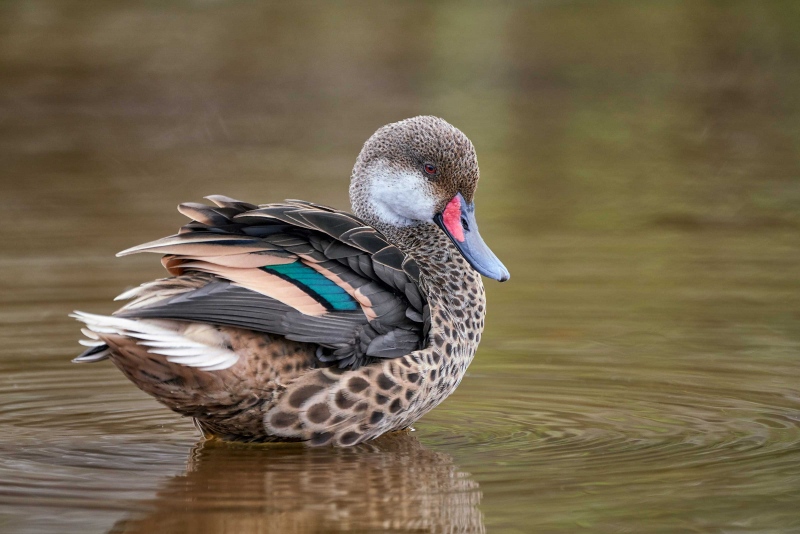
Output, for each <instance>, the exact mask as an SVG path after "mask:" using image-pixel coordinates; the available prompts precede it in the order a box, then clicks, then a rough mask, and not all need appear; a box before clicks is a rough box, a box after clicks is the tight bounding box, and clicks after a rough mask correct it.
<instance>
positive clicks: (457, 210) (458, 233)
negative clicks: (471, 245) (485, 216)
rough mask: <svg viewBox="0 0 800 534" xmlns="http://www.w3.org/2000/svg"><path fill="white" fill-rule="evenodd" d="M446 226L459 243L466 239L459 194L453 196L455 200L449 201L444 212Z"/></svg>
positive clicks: (443, 217)
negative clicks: (462, 224)
mask: <svg viewBox="0 0 800 534" xmlns="http://www.w3.org/2000/svg"><path fill="white" fill-rule="evenodd" d="M442 220H443V222H444V227H445V228H447V231H448V232H450V235H451V236H452V237H453V239H455V240H456V241H458V242H459V243H461V242H463V241H464V227H463V226H461V199H459V198H458V195H456V196H454V197H453V200H451V201H450V202H448V203H447V207H446V208H445V209H444V213H443V214H442Z"/></svg>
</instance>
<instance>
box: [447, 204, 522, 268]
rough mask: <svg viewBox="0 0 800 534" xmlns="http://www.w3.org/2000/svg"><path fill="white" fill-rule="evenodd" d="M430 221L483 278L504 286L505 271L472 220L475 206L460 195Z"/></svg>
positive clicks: (473, 219) (475, 222)
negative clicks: (493, 280)
mask: <svg viewBox="0 0 800 534" xmlns="http://www.w3.org/2000/svg"><path fill="white" fill-rule="evenodd" d="M433 220H434V221H435V222H436V224H438V225H439V227H440V228H441V229H442V230H444V233H446V234H447V236H448V237H449V238H450V240H451V241H452V242H453V244H454V245H455V246H456V248H458V250H459V252H461V255H462V256H464V258H465V259H466V260H467V261H468V262H469V264H470V265H472V267H473V268H474V269H475V270H476V271H478V272H479V273H481V274H482V275H483V276H486V277H489V278H493V279H495V280H499V281H500V282H505V281H506V280H508V279H509V278H510V276H511V275H510V274H509V273H508V269H506V268H505V266H504V265H503V263H502V262H501V261H500V260H499V259H498V258H497V256H495V255H494V252H492V251H491V249H489V247H488V246H487V245H486V243H484V241H483V239H482V238H481V234H479V233H478V223H477V221H476V220H475V204H474V203H472V204H469V203H467V201H466V200H464V197H463V196H461V193H459V194H457V195H456V196H454V197H453V200H451V201H450V202H449V203H448V204H447V207H445V209H444V211H443V212H442V213H438V214H436V216H434V218H433Z"/></svg>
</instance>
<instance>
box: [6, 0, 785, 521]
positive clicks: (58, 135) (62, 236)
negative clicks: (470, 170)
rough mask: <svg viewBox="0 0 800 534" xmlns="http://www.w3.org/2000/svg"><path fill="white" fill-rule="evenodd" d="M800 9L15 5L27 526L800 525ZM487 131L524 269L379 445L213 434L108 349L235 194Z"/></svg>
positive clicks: (10, 112) (10, 359)
mask: <svg viewBox="0 0 800 534" xmlns="http://www.w3.org/2000/svg"><path fill="white" fill-rule="evenodd" d="M798 24H800V9H798V4H797V3H796V2H793V1H785V2H780V1H776V2H769V3H755V2H726V3H719V2H711V1H694V2H676V1H665V2H625V1H603V2H579V1H575V2H568V1H552V2H535V3H513V2H511V3H504V4H503V5H502V6H494V5H488V4H487V5H482V4H467V3H461V2H459V3H452V4H450V3H436V4H430V3H400V4H397V3H378V2H369V3H343V4H335V5H334V4H331V5H328V4H323V5H320V4H316V3H314V4H312V3H308V4H306V3H298V4H295V5H293V7H291V8H289V7H284V6H283V5H282V4H275V5H272V4H268V3H255V2H253V3H249V2H227V1H221V2H200V1H198V2H190V1H186V2H176V3H172V4H169V6H165V5H162V4H161V3H157V2H143V3H138V4H130V3H128V2H105V3H102V4H99V3H86V2H78V1H65V2H54V1H49V0H41V1H33V2H23V1H9V2H4V3H3V4H2V5H0V78H1V79H0V161H2V162H3V169H2V171H1V172H0V180H1V182H0V185H1V186H2V195H0V223H2V228H3V231H2V232H0V273H2V276H1V277H0V339H2V343H0V429H2V432H1V433H0V531H2V532H15V533H16V532H19V533H24V532H31V533H33V532H35V533H40V532H193V533H197V532H208V533H211V532H270V531H272V532H298V533H299V532H336V531H347V532H484V531H486V532H503V533H517V532H518V533H524V532H525V533H526V532H578V531H587V532H742V533H744V532H747V533H753V532H763V533H777V532H793V531H800V511H798V508H797V502H798V499H800V388H799V386H798V384H800V275H799V274H798V265H799V264H800V237H798V235H799V234H798V230H800V156H799V153H798V149H799V148H800V128H798V125H800V113H798V111H800V99H798V96H797V95H800V64H798V63H800V34H798V33H797V32H796V28H797V27H798ZM420 113H432V114H437V115H441V116H443V117H445V118H447V119H448V120H450V121H451V122H452V123H454V124H456V125H457V126H459V127H460V128H462V129H463V130H464V131H465V132H466V133H467V134H468V135H469V136H470V137H471V138H472V140H473V141H474V143H475V145H476V147H477V150H478V156H479V159H480V162H481V169H482V175H483V179H482V181H481V185H480V188H479V191H478V197H477V203H478V219H479V221H480V223H481V231H482V234H483V235H484V237H485V238H486V240H487V242H489V243H490V245H491V246H492V247H493V249H494V250H495V251H496V252H497V254H498V256H500V257H501V258H502V259H503V261H504V262H505V263H506V265H507V266H508V267H509V270H510V271H511V273H512V279H511V281H510V282H509V283H507V284H503V285H500V284H497V283H492V282H489V283H488V284H487V292H488V299H489V313H488V318H487V327H486V331H485V335H484V338H483V341H482V344H481V348H480V351H479V353H478V355H477V357H476V360H475V362H474V363H473V365H472V367H470V371H469V374H468V375H467V377H466V378H465V379H464V381H463V383H462V384H461V386H460V387H459V389H458V391H457V392H456V393H455V394H454V395H453V396H452V397H451V398H450V399H448V400H447V402H446V403H444V404H443V405H442V406H440V407H439V408H437V409H436V410H434V411H433V412H431V413H430V414H429V415H427V416H426V417H425V418H424V419H422V420H421V421H420V422H419V423H418V424H417V425H416V426H415V431H414V432H411V433H405V434H397V435H392V436H387V437H385V438H382V439H380V440H377V441H375V442H372V443H369V444H365V445H363V446H360V447H357V448H354V449H349V450H332V449H308V448H305V447H302V446H297V445H283V446H271V447H264V446H261V447H253V446H243V445H230V444H220V443H209V442H207V443H203V442H201V441H200V440H199V438H198V436H197V433H196V431H195V430H194V428H193V427H192V425H191V424H190V422H189V421H187V420H185V419H181V418H179V417H178V416H176V415H175V414H173V413H172V412H169V411H168V410H166V409H165V408H163V407H161V406H160V405H159V404H157V403H156V402H155V401H153V400H152V399H150V398H149V397H147V396H146V395H144V394H143V393H141V392H139V391H138V390H137V389H136V388H135V387H133V386H132V385H131V384H130V383H128V382H127V381H126V380H125V379H124V378H123V377H122V375H121V374H120V373H119V372H118V371H116V369H114V368H113V366H111V365H109V364H108V363H107V362H106V363H102V364H97V365H91V366H89V365H84V366H77V365H71V364H70V363H69V360H70V358H72V357H73V356H74V355H75V354H77V353H78V352H79V350H80V348H79V347H78V345H77V343H76V339H77V338H78V337H79V332H78V325H77V324H76V323H74V322H73V321H71V320H70V319H68V318H67V317H66V314H67V313H69V312H70V311H71V310H73V309H81V310H86V311H93V312H98V313H104V312H110V311H112V310H113V309H114V304H113V302H111V298H113V296H115V295H116V294H118V293H119V292H121V291H122V290H123V289H125V288H126V287H131V286H132V285H135V284H138V283H141V282H143V281H146V280H149V279H151V278H155V277H159V276H163V273H162V270H161V267H160V266H159V265H158V261H157V260H156V258H155V257H153V256H142V257H130V258H124V259H115V258H114V257H113V255H114V253H115V252H117V251H119V250H121V249H123V248H127V247H129V246H131V245H134V244H138V243H140V242H144V241H147V240H150V239H154V238H157V237H160V236H163V235H166V234H168V233H171V232H172V231H174V230H175V229H176V228H177V227H178V226H179V225H180V224H182V222H183V218H182V216H180V215H179V214H178V213H177V212H175V210H174V208H175V206H176V205H177V204H178V203H179V202H183V201H198V200H200V198H201V197H202V196H204V195H208V194H226V195H229V196H233V197H239V198H242V199H244V200H248V201H251V202H269V201H275V200H280V199H283V198H292V197H295V198H296V197H300V198H305V199H307V200H311V201H315V202H321V203H325V204H331V205H334V206H338V207H346V206H347V198H346V195H347V180H348V176H349V171H350V168H351V166H352V164H353V161H354V159H355V156H356V154H357V153H358V150H359V148H360V145H361V143H363V141H364V140H365V139H366V137H367V136H369V135H370V134H371V133H372V132H373V131H374V130H375V129H376V128H377V127H378V126H380V125H382V124H384V123H387V122H390V121H393V120H398V119H401V118H404V117H407V116H412V115H416V114H420Z"/></svg>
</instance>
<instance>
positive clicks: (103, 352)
mask: <svg viewBox="0 0 800 534" xmlns="http://www.w3.org/2000/svg"><path fill="white" fill-rule="evenodd" d="M72 317H75V316H74V315H73V316H72ZM81 332H83V335H84V336H86V337H87V338H89V339H79V340H78V343H80V344H81V345H83V346H84V347H89V348H87V349H86V350H85V351H83V352H81V353H80V354H79V355H78V356H77V357H76V358H74V359H73V360H72V363H94V362H99V361H103V360H106V359H108V357H109V356H110V355H111V348H110V347H109V346H108V345H106V344H105V342H104V341H102V340H101V339H100V336H98V335H97V333H95V332H92V331H91V330H89V329H88V328H81Z"/></svg>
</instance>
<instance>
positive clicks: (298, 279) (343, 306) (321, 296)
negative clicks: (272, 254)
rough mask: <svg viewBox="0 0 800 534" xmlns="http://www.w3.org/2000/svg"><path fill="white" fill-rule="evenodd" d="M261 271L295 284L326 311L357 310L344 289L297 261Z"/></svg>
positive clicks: (356, 306)
mask: <svg viewBox="0 0 800 534" xmlns="http://www.w3.org/2000/svg"><path fill="white" fill-rule="evenodd" d="M262 269H263V270H265V271H267V272H268V273H273V274H276V275H278V276H280V277H281V278H283V279H284V280H286V281H288V282H291V283H293V284H295V285H296V286H297V287H299V288H300V289H302V290H303V291H305V292H306V293H307V294H308V295H310V296H312V297H313V298H314V299H315V300H316V301H317V302H319V303H320V304H322V305H323V306H325V308H326V309H328V310H335V311H354V310H357V309H359V306H358V303H357V302H356V301H355V299H354V298H353V297H351V296H350V295H348V294H347V292H346V291H345V290H344V289H342V288H341V287H339V286H338V285H336V283H335V282H333V281H332V280H329V279H328V278H325V277H324V276H323V275H322V274H320V273H318V272H317V271H315V270H314V269H312V268H311V267H309V266H308V265H304V264H303V263H301V262H299V261H296V262H294V263H286V264H283V265H268V266H265V267H262Z"/></svg>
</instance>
